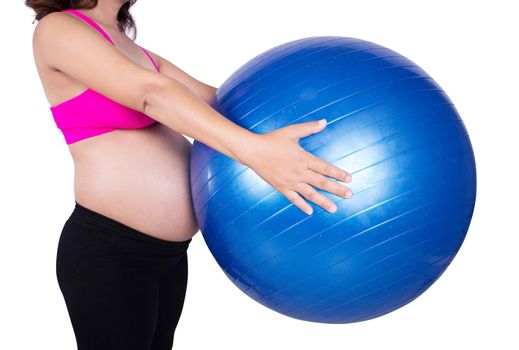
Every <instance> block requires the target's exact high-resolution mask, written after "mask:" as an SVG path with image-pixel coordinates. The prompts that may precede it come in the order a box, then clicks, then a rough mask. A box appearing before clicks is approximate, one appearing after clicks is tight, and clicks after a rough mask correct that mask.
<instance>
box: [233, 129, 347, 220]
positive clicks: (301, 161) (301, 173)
mask: <svg viewBox="0 0 519 350" xmlns="http://www.w3.org/2000/svg"><path fill="white" fill-rule="evenodd" d="M325 126H326V120H325V119H322V120H320V121H311V122H305V123H297V124H292V125H289V126H286V127H283V128H279V129H276V130H274V131H271V132H269V133H265V134H254V135H255V140H256V141H253V142H251V144H250V145H247V146H248V147H247V146H246V147H245V148H246V149H247V151H246V155H245V156H242V157H240V158H241V160H242V161H243V164H244V165H247V166H248V167H250V168H251V169H252V170H254V171H255V172H256V173H257V174H258V175H259V176H260V177H261V178H262V179H263V180H265V181H267V182H268V183H269V184H270V185H271V186H272V187H274V188H275V189H276V190H277V191H279V192H280V193H282V194H283V195H284V196H285V197H287V199H288V200H289V201H290V202H292V203H293V204H294V205H295V206H297V207H298V208H300V209H301V210H302V211H304V212H305V213H307V214H309V215H310V214H312V207H311V206H310V205H309V204H308V203H307V202H306V201H305V200H304V199H303V198H302V197H301V196H303V197H304V198H306V199H308V200H309V201H312V202H314V203H315V204H317V205H319V206H321V207H323V208H324V209H326V210H328V211H329V212H331V213H333V212H335V211H336V210H337V206H336V205H335V204H334V203H333V202H332V201H331V200H329V199H328V198H327V197H326V196H324V195H323V194H322V193H319V192H318V191H316V190H315V188H314V187H312V186H315V187H317V188H320V189H322V190H325V191H328V192H330V193H333V194H335V195H337V196H339V197H342V198H350V197H351V196H352V192H351V190H350V189H349V188H347V187H346V186H344V185H342V184H340V183H338V182H336V181H334V180H332V179H330V178H328V176H329V177H331V178H335V179H337V180H339V181H342V182H351V175H350V174H349V173H348V172H346V171H344V170H342V169H340V168H338V167H336V166H335V165H333V164H330V163H328V162H326V161H325V160H322V159H321V158H319V157H316V156H314V155H313V154H312V153H310V152H307V151H306V150H305V149H303V148H302V147H301V146H300V145H299V142H298V140H299V139H300V138H303V137H305V136H308V135H311V134H315V133H317V132H319V131H321V130H323V129H324V127H325ZM243 153H244V152H242V154H243Z"/></svg>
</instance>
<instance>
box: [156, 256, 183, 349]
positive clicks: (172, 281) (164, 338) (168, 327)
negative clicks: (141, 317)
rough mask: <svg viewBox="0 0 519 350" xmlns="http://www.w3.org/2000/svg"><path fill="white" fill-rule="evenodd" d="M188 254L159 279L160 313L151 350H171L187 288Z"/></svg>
mask: <svg viewBox="0 0 519 350" xmlns="http://www.w3.org/2000/svg"><path fill="white" fill-rule="evenodd" d="M187 261H188V259H187V252H186V253H185V254H183V255H182V257H181V258H180V259H179V261H178V262H177V263H176V264H175V265H173V266H172V267H171V268H170V269H169V270H167V271H166V272H165V273H164V274H163V275H162V276H161V277H160V279H159V311H158V320H157V327H156V330H155V336H154V339H153V344H152V346H151V348H150V349H151V350H170V349H171V347H172V346H173V338H174V334H175V330H176V328H177V324H178V321H179V319H180V315H181V314H182V309H183V306H184V299H185V295H186V288H187V276H188V263H187Z"/></svg>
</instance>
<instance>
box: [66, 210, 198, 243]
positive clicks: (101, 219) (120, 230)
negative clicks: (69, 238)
mask: <svg viewBox="0 0 519 350" xmlns="http://www.w3.org/2000/svg"><path fill="white" fill-rule="evenodd" d="M69 220H71V221H75V222H79V223H87V224H88V223H90V224H93V225H94V226H97V227H101V228H102V229H104V230H105V231H107V232H111V233H114V234H117V235H120V236H123V237H126V238H129V239H134V240H138V241H141V242H146V243H150V244H153V245H158V246H163V247H171V248H179V249H184V250H187V248H188V246H189V243H190V242H191V238H190V239H188V240H186V241H167V240H164V239H161V238H157V237H153V236H150V235H148V234H146V233H143V232H141V231H139V230H137V229H135V228H133V227H130V226H128V225H125V224H123V223H122V222H119V221H117V220H115V219H112V218H110V217H108V216H105V215H103V214H100V213H98V212H95V211H93V210H92V209H89V208H86V207H84V206H82V205H81V204H79V203H78V202H75V207H74V211H73V212H72V214H71V215H70V217H69Z"/></svg>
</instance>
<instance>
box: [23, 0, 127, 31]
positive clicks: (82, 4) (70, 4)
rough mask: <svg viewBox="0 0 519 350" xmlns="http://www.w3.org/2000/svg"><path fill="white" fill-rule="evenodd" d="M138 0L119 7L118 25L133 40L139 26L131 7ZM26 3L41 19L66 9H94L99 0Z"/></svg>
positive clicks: (32, 1) (37, 17)
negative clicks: (136, 23) (136, 24)
mask: <svg viewBox="0 0 519 350" xmlns="http://www.w3.org/2000/svg"><path fill="white" fill-rule="evenodd" d="M136 1H137V0H129V1H127V2H126V3H124V5H122V6H121V8H120V9H119V13H118V14H117V27H118V28H119V30H120V31H121V32H123V33H128V34H129V35H130V36H131V38H132V39H133V40H135V37H136V36H137V27H136V26H135V21H134V20H133V17H132V15H131V13H130V7H132V6H133V4H135V2H136ZM25 5H27V6H29V7H30V8H32V9H33V10H34V12H36V16H35V20H37V21H39V20H40V19H42V18H43V17H45V16H47V15H48V14H49V13H52V12H58V11H61V10H65V9H76V10H80V9H92V8H94V7H96V6H97V0H25Z"/></svg>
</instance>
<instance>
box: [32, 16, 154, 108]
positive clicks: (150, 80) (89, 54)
mask: <svg viewBox="0 0 519 350" xmlns="http://www.w3.org/2000/svg"><path fill="white" fill-rule="evenodd" d="M33 47H34V53H35V55H38V59H39V60H41V61H42V62H43V63H44V64H46V65H47V66H49V67H51V68H53V69H56V70H59V71H61V72H63V73H64V74H66V75H68V76H70V77H72V78H74V79H76V80H78V81H80V82H81V83H83V84H85V85H86V86H88V87H89V88H91V89H93V90H95V91H97V92H99V93H101V94H103V95H105V96H107V97H108V98H110V99H112V100H114V101H116V102H119V103H121V104H123V105H125V106H127V107H130V108H133V109H136V110H140V111H142V110H143V108H144V106H143V103H144V97H145V96H146V93H147V91H148V90H149V89H151V88H153V86H155V85H156V84H160V83H161V80H163V79H164V78H163V77H162V78H161V75H160V74H157V73H155V72H152V71H150V70H148V69H146V68H144V67H141V66H139V65H138V64H136V63H134V62H133V61H131V60H130V59H128V58H127V57H126V56H124V55H123V54H122V53H121V52H120V51H119V50H117V49H116V48H115V47H114V46H113V45H112V44H111V43H109V42H108V41H107V40H106V39H105V38H103V37H102V36H101V35H99V33H98V32H97V31H95V30H92V28H91V27H89V26H88V25H87V24H86V23H84V22H82V21H81V20H79V19H77V18H75V17H73V16H71V15H69V14H66V13H60V12H55V13H51V14H49V15H47V16H45V17H44V18H43V19H42V20H41V21H40V22H39V23H38V25H37V26H36V29H35V31H34V37H33Z"/></svg>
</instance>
